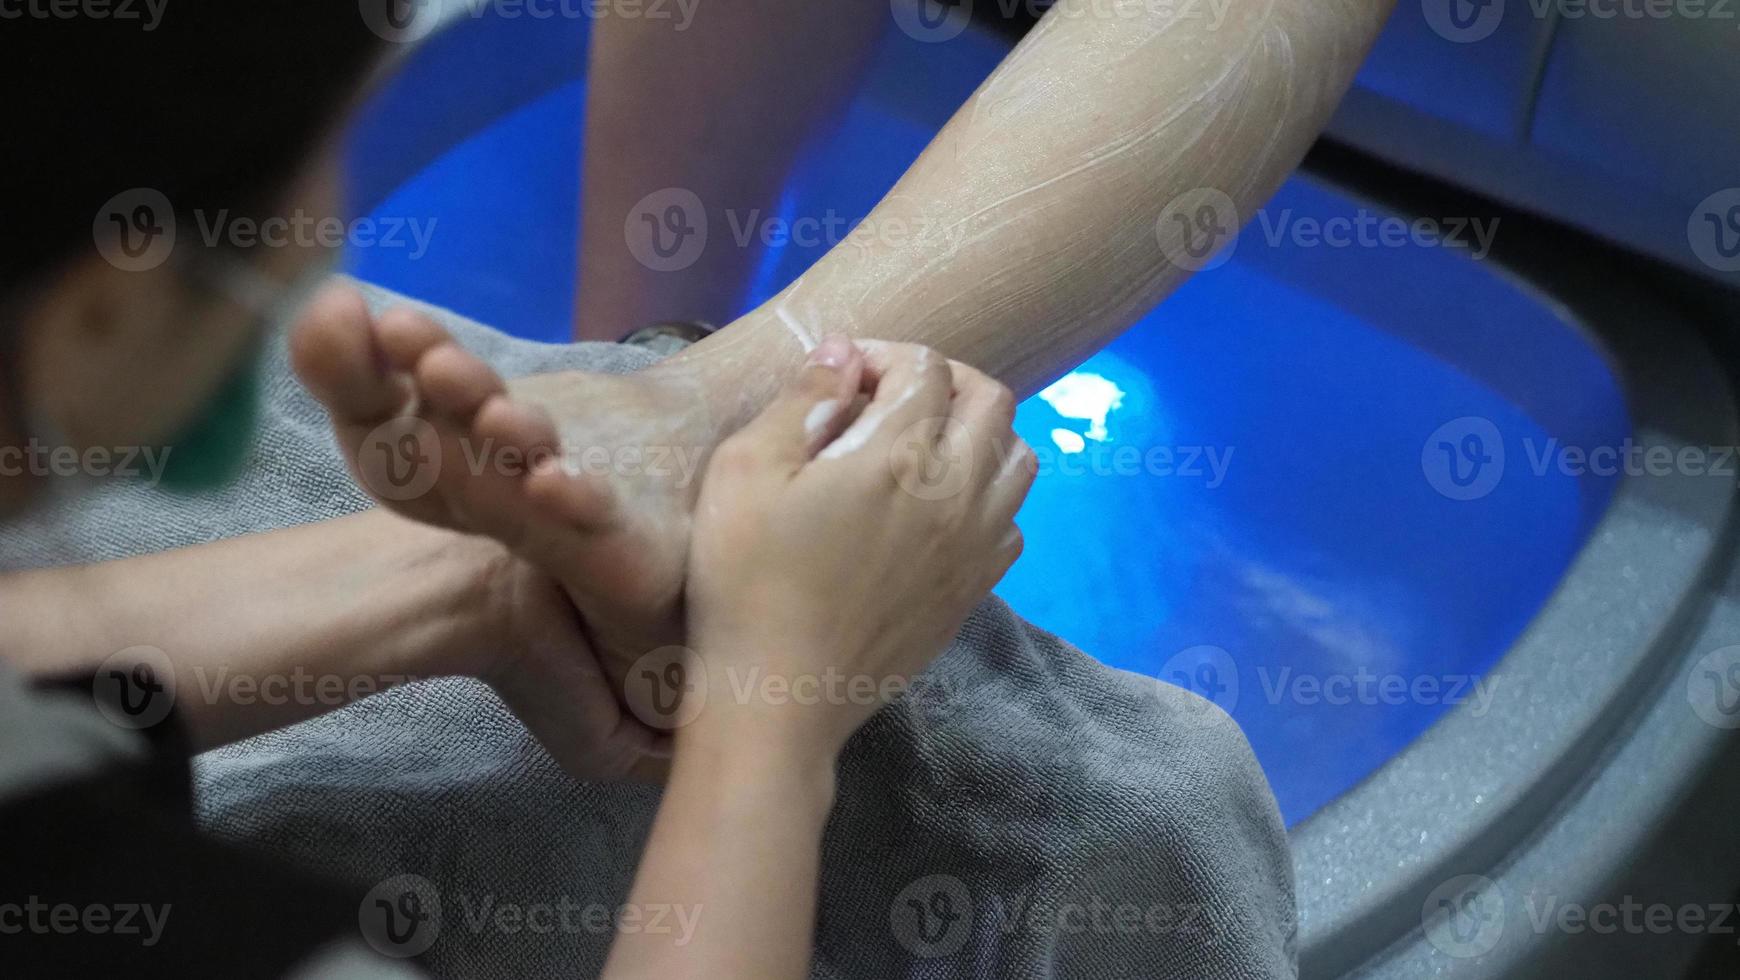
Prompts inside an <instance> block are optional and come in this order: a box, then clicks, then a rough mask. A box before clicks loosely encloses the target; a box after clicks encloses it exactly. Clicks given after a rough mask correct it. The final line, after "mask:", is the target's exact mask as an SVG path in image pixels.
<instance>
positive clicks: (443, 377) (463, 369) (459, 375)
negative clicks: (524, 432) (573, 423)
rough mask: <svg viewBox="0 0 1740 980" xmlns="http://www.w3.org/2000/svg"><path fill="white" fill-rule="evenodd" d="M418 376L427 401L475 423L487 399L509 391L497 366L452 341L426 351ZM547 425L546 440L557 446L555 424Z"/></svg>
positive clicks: (435, 408) (466, 422)
mask: <svg viewBox="0 0 1740 980" xmlns="http://www.w3.org/2000/svg"><path fill="white" fill-rule="evenodd" d="M416 378H417V390H418V391H419V392H420V393H421V394H422V396H423V404H424V405H425V406H426V407H427V408H428V409H429V410H431V411H433V412H435V413H437V414H439V415H442V416H445V417H446V418H449V419H452V420H454V421H456V422H459V423H460V424H462V425H469V424H471V421H472V419H474V418H475V417H476V416H477V413H478V412H479V411H480V410H481V409H482V408H483V405H484V403H485V402H487V401H489V400H490V399H491V398H494V397H496V396H497V395H505V394H506V393H507V385H506V384H505V383H503V381H502V379H501V376H500V375H498V374H496V373H495V369H494V368H491V367H490V366H489V365H488V364H485V363H484V362H483V361H482V360H481V359H479V358H478V357H477V356H475V355H473V354H471V353H470V352H468V351H466V350H465V349H463V348H461V347H460V346H459V345H457V344H452V343H444V344H441V345H439V346H437V347H434V348H432V349H431V350H429V351H428V352H427V353H425V354H424V355H423V358H422V360H420V361H418V362H417V368H416ZM546 427H547V428H548V429H549V434H548V437H547V438H546V439H545V441H546V442H547V443H548V445H549V447H550V448H554V446H555V444H556V438H555V426H554V425H548V426H546ZM539 435H540V436H541V435H542V434H541V433H540V434H539Z"/></svg>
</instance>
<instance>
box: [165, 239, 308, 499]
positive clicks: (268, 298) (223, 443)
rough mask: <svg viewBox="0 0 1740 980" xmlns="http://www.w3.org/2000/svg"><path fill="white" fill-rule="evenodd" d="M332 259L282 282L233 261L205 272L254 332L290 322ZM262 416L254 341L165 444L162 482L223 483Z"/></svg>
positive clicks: (185, 486) (197, 486) (196, 487)
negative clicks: (251, 319)
mask: <svg viewBox="0 0 1740 980" xmlns="http://www.w3.org/2000/svg"><path fill="white" fill-rule="evenodd" d="M332 271H333V263H326V262H321V263H316V264H315V265H314V266H313V267H311V268H310V269H308V271H306V272H305V273H303V274H302V275H301V276H299V277H297V279H296V280H295V281H294V282H292V283H290V284H288V285H282V284H279V283H275V282H272V281H271V280H269V279H267V278H266V277H265V276H262V275H261V274H260V273H259V272H257V271H256V270H255V269H254V268H253V267H252V266H248V265H244V264H241V263H234V264H231V265H229V266H228V267H227V268H224V269H222V270H220V271H218V272H217V274H216V275H215V277H213V276H209V275H208V276H206V277H202V278H206V279H209V280H210V281H209V282H208V283H207V284H208V285H209V286H210V287H211V288H212V289H213V290H214V291H216V292H217V293H219V294H220V295H222V296H224V297H225V298H226V299H228V300H230V301H231V302H233V303H235V304H236V305H238V306H240V307H242V308H243V309H244V310H247V311H248V312H249V313H250V314H252V315H253V317H254V320H255V321H256V326H255V332H256V333H258V334H263V333H265V332H266V330H267V329H270V328H272V327H275V326H277V325H279V324H282V323H286V322H288V320H289V317H290V315H291V314H293V313H294V312H295V311H296V310H298V309H300V308H301V307H302V304H303V303H304V302H306V301H307V299H308V298H309V296H310V295H311V294H312V293H313V292H314V290H316V289H318V288H319V286H320V284H321V283H322V282H324V281H325V280H326V278H327V277H328V276H330V275H331V274H332ZM259 419H260V352H259V349H258V345H257V344H253V345H250V346H249V347H248V349H247V351H246V354H245V355H244V358H243V360H242V362H241V363H240V364H239V365H238V366H237V367H236V368H235V370H234V372H233V373H232V374H231V375H230V376H229V378H228V379H226V380H225V381H224V383H223V384H222V385H221V386H220V387H219V388H218V390H217V391H215V392H213V393H212V396H211V398H210V399H209V400H208V401H207V402H206V403H205V406H204V407H203V408H201V409H200V410H199V413H198V414H197V415H195V417H194V419H193V421H192V422H189V423H188V424H187V425H186V426H184V427H183V428H182V430H181V431H180V432H179V433H177V434H176V436H175V438H173V439H171V440H170V441H169V442H168V444H167V445H166V446H165V447H164V452H165V457H164V461H163V470H162V472H161V474H160V478H161V480H162V484H163V486H164V487H165V488H166V489H168V490H171V491H174V492H177V493H196V492H198V491H201V490H210V489H213V488H216V487H221V486H224V485H225V484H228V483H230V482H231V481H233V480H234V479H235V478H236V477H237V476H239V475H240V474H241V472H242V470H243V469H244V468H245V466H246V464H247V461H248V455H249V453H250V451H251V450H252V449H253V446H254V432H255V429H256V428H257V427H258V425H259Z"/></svg>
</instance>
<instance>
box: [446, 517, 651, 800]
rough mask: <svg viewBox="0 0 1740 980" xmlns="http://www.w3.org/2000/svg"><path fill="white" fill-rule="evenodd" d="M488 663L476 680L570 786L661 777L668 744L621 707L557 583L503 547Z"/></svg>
mask: <svg viewBox="0 0 1740 980" xmlns="http://www.w3.org/2000/svg"><path fill="white" fill-rule="evenodd" d="M488 564H489V565H490V569H489V572H488V579H487V580H488V582H489V590H488V591H489V593H490V600H489V608H490V610H491V611H490V612H489V613H488V614H487V617H486V619H487V621H488V622H490V623H492V624H494V628H493V632H492V633H491V639H490V642H489V643H488V644H487V645H484V646H481V647H479V648H478V649H481V650H483V651H486V653H485V654H484V656H485V657H486V659H485V661H484V662H482V663H480V664H476V665H475V669H473V670H468V671H461V673H468V674H472V675H475V676H478V677H479V678H480V679H482V680H483V681H485V682H486V683H488V684H489V685H490V686H491V687H492V688H494V689H495V691H496V693H497V694H498V695H499V696H500V697H501V699H502V701H503V703H505V704H506V705H507V706H508V709H509V710H511V711H512V712H513V713H514V714H515V715H516V716H517V717H518V718H519V719H520V720H521V721H523V722H524V723H525V725H526V727H527V728H528V729H530V730H531V732H532V734H533V735H534V736H536V737H537V739H538V741H539V742H540V743H542V744H543V746H544V748H545V749H546V750H548V751H549V753H550V755H551V756H552V757H554V758H555V760H556V762H557V763H558V764H560V765H561V766H562V768H563V769H564V770H566V771H567V773H568V774H569V775H571V776H573V777H574V778H576V779H589V780H619V779H636V780H643V781H652V780H658V779H662V778H663V775H664V772H665V769H666V765H667V762H668V758H669V739H668V737H666V736H665V735H663V734H662V733H660V732H657V731H655V730H653V729H651V728H649V727H647V726H645V725H643V724H641V723H640V722H639V721H638V720H636V719H635V717H634V716H633V715H632V714H630V713H629V712H627V711H624V710H623V708H622V706H621V704H620V703H619V702H618V700H617V696H616V686H615V685H614V684H613V683H611V681H610V678H609V676H608V675H607V673H606V672H605V670H604V667H603V665H602V664H601V663H600V662H599V659H598V657H597V655H596V653H595V652H594V650H593V648H592V646H591V645H590V643H588V641H587V639H586V637H585V635H584V633H583V631H582V629H581V622H580V617H579V614H578V613H577V612H576V611H575V609H574V606H573V603H572V602H570V601H569V599H568V596H567V594H566V593H565V592H564V591H563V589H562V586H561V585H560V584H559V583H557V582H556V581H555V580H554V579H552V578H550V577H549V576H548V575H547V574H545V573H544V572H542V571H540V570H539V569H537V568H535V567H533V566H532V565H531V564H529V563H527V562H526V561H524V560H522V559H519V558H517V557H515V556H513V555H511V554H509V553H507V552H506V551H505V550H502V551H500V552H499V554H497V555H496V556H495V557H494V558H492V559H489V560H488Z"/></svg>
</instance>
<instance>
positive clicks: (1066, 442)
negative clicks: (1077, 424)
mask: <svg viewBox="0 0 1740 980" xmlns="http://www.w3.org/2000/svg"><path fill="white" fill-rule="evenodd" d="M1039 397H1040V398H1042V399H1044V400H1045V403H1046V404H1048V405H1050V406H1051V408H1052V410H1053V411H1055V412H1057V414H1059V415H1061V416H1063V417H1064V418H1066V419H1080V420H1082V421H1084V422H1086V423H1088V428H1087V431H1086V432H1082V433H1076V432H1071V431H1069V430H1068V429H1052V430H1051V441H1052V442H1055V443H1057V448H1058V449H1061V450H1062V451H1064V452H1066V453H1079V452H1081V451H1082V450H1084V449H1086V448H1087V441H1086V440H1087V439H1092V440H1093V441H1095V442H1105V441H1106V440H1108V439H1110V438H1111V432H1110V430H1108V429H1107V428H1106V417H1107V416H1108V415H1110V414H1112V411H1113V410H1114V409H1116V408H1118V407H1119V406H1120V405H1122V404H1124V389H1122V388H1120V387H1118V386H1117V384H1116V383H1114V382H1113V381H1112V380H1111V379H1109V378H1106V377H1102V376H1101V375H1098V374H1094V373H1093V372H1091V371H1071V372H1070V373H1068V374H1066V375H1064V376H1063V377H1061V378H1059V379H1057V381H1056V382H1055V383H1053V384H1052V385H1051V387H1049V388H1046V389H1045V390H1044V391H1042V392H1040V393H1039Z"/></svg>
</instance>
